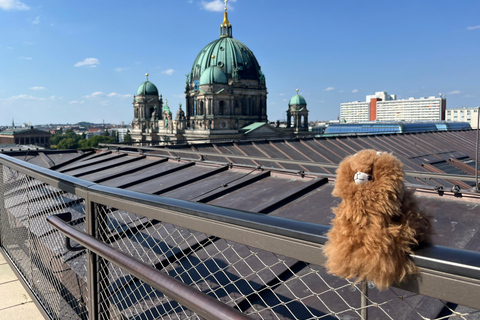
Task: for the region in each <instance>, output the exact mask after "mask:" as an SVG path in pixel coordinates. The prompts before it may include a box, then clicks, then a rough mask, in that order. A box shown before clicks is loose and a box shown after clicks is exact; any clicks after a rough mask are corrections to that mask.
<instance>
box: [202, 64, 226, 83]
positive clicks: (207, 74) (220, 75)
mask: <svg viewBox="0 0 480 320" xmlns="http://www.w3.org/2000/svg"><path fill="white" fill-rule="evenodd" d="M213 83H219V84H227V83H228V82H227V76H226V75H225V73H224V72H223V70H222V69H220V68H219V67H215V66H212V67H208V68H207V69H206V70H205V71H203V73H202V76H201V77H200V85H202V84H213Z"/></svg>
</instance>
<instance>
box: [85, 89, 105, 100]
mask: <svg viewBox="0 0 480 320" xmlns="http://www.w3.org/2000/svg"><path fill="white" fill-rule="evenodd" d="M103 95H105V93H103V92H101V91H97V92H94V93H92V94H89V95H86V96H85V98H87V99H92V98H98V97H100V96H103Z"/></svg>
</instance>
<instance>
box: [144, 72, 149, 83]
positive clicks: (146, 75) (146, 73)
mask: <svg viewBox="0 0 480 320" xmlns="http://www.w3.org/2000/svg"><path fill="white" fill-rule="evenodd" d="M145 75H146V76H147V81H148V76H149V74H148V72H147V73H145Z"/></svg>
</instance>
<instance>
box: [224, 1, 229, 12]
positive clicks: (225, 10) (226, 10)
mask: <svg viewBox="0 0 480 320" xmlns="http://www.w3.org/2000/svg"><path fill="white" fill-rule="evenodd" d="M227 1H228V0H225V1H224V2H225V11H227Z"/></svg>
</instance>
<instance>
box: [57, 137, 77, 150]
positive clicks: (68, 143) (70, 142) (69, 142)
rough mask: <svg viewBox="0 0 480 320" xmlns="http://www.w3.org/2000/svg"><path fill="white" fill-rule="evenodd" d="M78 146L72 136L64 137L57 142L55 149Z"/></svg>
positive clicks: (75, 147)
mask: <svg viewBox="0 0 480 320" xmlns="http://www.w3.org/2000/svg"><path fill="white" fill-rule="evenodd" d="M77 148H78V143H77V141H76V140H75V139H73V138H65V139H62V140H60V142H59V143H58V144H57V149H61V150H63V149H77Z"/></svg>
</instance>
